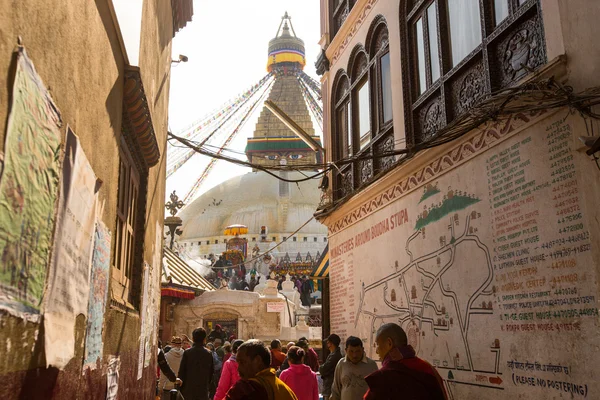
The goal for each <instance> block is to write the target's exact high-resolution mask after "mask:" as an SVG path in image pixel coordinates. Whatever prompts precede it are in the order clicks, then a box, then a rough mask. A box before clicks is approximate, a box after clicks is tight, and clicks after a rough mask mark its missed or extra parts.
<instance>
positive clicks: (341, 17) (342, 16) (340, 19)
mask: <svg viewBox="0 0 600 400" xmlns="http://www.w3.org/2000/svg"><path fill="white" fill-rule="evenodd" d="M349 13H350V11H349V10H348V7H343V8H342V10H341V11H340V13H339V14H338V15H337V16H336V17H335V21H334V22H335V32H337V31H339V30H340V28H341V27H342V25H343V24H344V21H346V18H348V14H349Z"/></svg>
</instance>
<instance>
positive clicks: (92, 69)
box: [0, 0, 192, 399]
mask: <svg viewBox="0 0 600 400" xmlns="http://www.w3.org/2000/svg"><path fill="white" fill-rule="evenodd" d="M191 7H192V4H191V1H187V0H172V1H142V0H139V1H131V2H122V1H118V0H106V1H104V0H100V1H96V2H87V1H59V2H53V3H52V4H50V3H43V2H42V3H40V2H35V3H18V4H16V3H15V4H4V5H3V6H2V13H0V14H1V16H0V25H1V26H2V28H1V31H2V35H0V36H1V37H0V52H1V53H2V57H0V59H1V61H0V71H1V72H0V84H1V85H2V88H3V90H1V91H0V104H2V106H0V119H1V120H2V121H6V124H5V126H6V130H4V129H3V131H2V134H1V137H2V140H1V143H2V144H0V151H2V155H3V157H2V161H3V162H2V167H3V168H2V175H1V176H0V203H2V206H1V207H2V211H1V212H0V214H2V217H1V218H0V219H1V220H2V221H0V253H1V254H2V265H3V268H2V274H1V275H0V308H1V314H0V315H1V316H0V338H1V340H0V342H1V344H0V360H1V361H0V377H1V378H2V381H3V384H2V385H1V388H0V394H1V396H2V397H5V398H27V399H39V398H44V399H50V398H54V399H66V398H86V399H105V398H117V397H118V398H127V399H148V398H150V397H152V396H154V387H155V380H156V353H157V351H156V348H157V333H158V311H159V302H160V274H161V268H162V267H161V264H162V240H163V220H164V198H165V164H164V159H165V144H166V133H167V114H168V104H169V103H168V95H169V76H170V68H171V41H172V38H173V37H174V35H175V33H176V32H177V31H178V30H180V29H181V28H183V26H184V25H185V24H186V23H187V22H188V21H190V20H191V16H192V8H191ZM15 200H16V201H15Z"/></svg>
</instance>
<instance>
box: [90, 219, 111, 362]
mask: <svg viewBox="0 0 600 400" xmlns="http://www.w3.org/2000/svg"><path fill="white" fill-rule="evenodd" d="M110 245H111V235H110V231H109V230H108V229H107V228H106V225H104V223H103V222H102V221H97V222H96V233H95V235H94V249H93V251H92V271H91V274H90V298H89V302H88V318H87V330H86V337H85V358H84V362H83V367H84V370H85V369H86V368H89V369H95V368H96V364H97V361H98V360H99V359H100V360H102V349H103V341H102V327H103V325H104V310H105V308H106V298H107V295H108V282H109V277H110Z"/></svg>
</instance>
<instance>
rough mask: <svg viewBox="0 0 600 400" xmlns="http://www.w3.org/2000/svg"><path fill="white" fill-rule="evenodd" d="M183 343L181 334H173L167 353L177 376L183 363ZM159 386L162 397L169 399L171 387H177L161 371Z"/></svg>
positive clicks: (167, 357)
mask: <svg viewBox="0 0 600 400" xmlns="http://www.w3.org/2000/svg"><path fill="white" fill-rule="evenodd" d="M181 343H182V340H181V338H180V337H179V336H173V338H172V339H171V350H170V351H169V352H168V353H166V354H165V359H166V360H167V363H168V364H169V367H171V369H172V370H173V372H174V374H175V376H177V373H178V372H179V365H180V364H181V359H182V357H183V351H184V350H183V349H182V348H181ZM158 387H159V389H160V392H161V399H162V400H169V399H170V395H169V392H170V391H171V389H174V388H175V384H174V383H171V382H170V379H169V377H168V376H167V375H166V374H165V373H164V372H162V371H161V372H160V380H159V382H158Z"/></svg>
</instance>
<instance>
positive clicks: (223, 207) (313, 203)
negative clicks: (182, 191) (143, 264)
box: [179, 172, 327, 241]
mask: <svg viewBox="0 0 600 400" xmlns="http://www.w3.org/2000/svg"><path fill="white" fill-rule="evenodd" d="M275 173H277V172H275ZM305 177H306V175H303V174H301V173H299V172H288V173H287V178H288V179H302V178H305ZM318 184H319V180H315V179H311V180H308V181H305V182H300V183H298V184H296V183H285V182H283V181H280V180H279V179H277V178H275V177H274V176H271V175H269V174H267V173H266V172H250V173H247V174H245V175H241V176H236V177H234V178H231V179H229V180H227V181H225V182H223V183H221V184H220V185H218V186H216V187H214V188H212V189H210V190H209V191H207V192H206V193H204V194H202V195H201V196H200V197H198V198H197V199H196V200H194V201H193V202H192V203H191V204H189V205H187V206H186V207H185V208H184V209H183V210H182V211H181V212H180V213H179V216H180V217H181V219H182V220H183V227H182V229H183V234H182V235H181V237H180V241H186V240H188V241H189V240H194V239H198V238H208V237H218V236H222V235H223V231H224V230H225V228H226V227H227V226H229V225H233V224H242V225H246V226H247V227H248V235H258V234H259V233H260V228H261V227H262V226H266V227H268V230H269V233H270V234H271V233H273V234H275V233H282V234H283V233H292V232H294V231H295V230H296V229H298V228H299V227H300V226H301V225H302V224H304V223H305V222H306V221H307V220H309V219H310V218H311V217H312V215H313V213H314V212H315V209H316V207H317V205H318V204H319V200H320V195H321V191H320V190H319V189H318ZM299 233H300V234H303V235H313V234H314V235H326V234H327V228H326V227H325V226H324V225H322V224H320V223H319V222H317V221H316V220H313V221H311V222H310V223H309V224H308V225H306V226H305V227H304V228H302V230H300V232H299Z"/></svg>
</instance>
